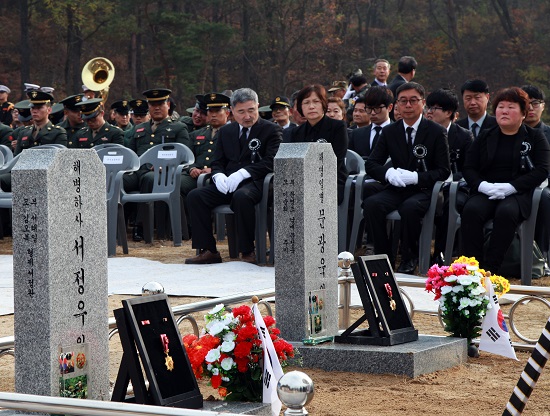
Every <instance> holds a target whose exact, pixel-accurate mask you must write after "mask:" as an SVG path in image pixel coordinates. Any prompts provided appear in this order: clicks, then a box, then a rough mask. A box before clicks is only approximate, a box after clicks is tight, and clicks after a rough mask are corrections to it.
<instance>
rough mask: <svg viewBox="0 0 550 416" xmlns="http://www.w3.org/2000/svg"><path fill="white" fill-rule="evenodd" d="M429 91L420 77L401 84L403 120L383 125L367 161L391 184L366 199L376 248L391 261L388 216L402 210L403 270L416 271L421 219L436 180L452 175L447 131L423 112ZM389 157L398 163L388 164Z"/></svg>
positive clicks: (371, 172)
mask: <svg viewBox="0 0 550 416" xmlns="http://www.w3.org/2000/svg"><path fill="white" fill-rule="evenodd" d="M424 96H425V91H424V87H422V85H420V84H417V83H416V82H408V83H405V84H403V85H401V86H400V87H399V88H398V89H397V102H398V103H399V109H400V111H401V113H402V115H403V119H402V120H399V121H398V122H396V123H393V124H390V125H388V126H386V127H384V128H383V129H382V134H381V136H380V138H379V140H378V143H377V144H376V147H375V148H374V149H373V152H372V153H371V155H370V156H369V158H368V160H367V165H366V167H367V173H368V174H369V175H370V176H371V177H372V178H373V179H375V180H377V181H379V182H381V183H384V184H386V187H385V189H384V190H382V191H380V192H378V193H376V194H375V195H372V196H370V197H368V198H366V199H365V200H364V201H363V212H364V216H365V223H366V225H367V230H368V232H370V233H371V235H372V237H373V241H374V251H375V253H376V254H388V256H389V257H390V261H392V262H393V261H394V259H393V253H392V250H391V244H390V241H389V238H388V234H387V231H386V216H387V214H389V213H390V212H392V211H394V210H396V209H397V210H398V211H399V214H400V215H401V264H400V265H399V269H398V270H397V271H398V272H399V273H413V272H414V270H415V268H416V266H417V264H418V238H419V236H420V231H421V229H422V224H421V222H422V218H423V217H424V215H425V213H426V211H427V210H428V208H429V204H430V196H431V192H432V188H433V185H434V184H435V182H436V181H440V180H445V179H447V178H448V176H449V174H450V172H451V168H450V163H449V145H448V143H447V132H446V130H445V129H444V128H443V127H442V126H440V125H439V124H437V123H434V122H433V121H430V120H427V119H426V118H424V117H423V116H422V112H423V108H424V101H425V100H424ZM415 155H416V156H415ZM388 157H389V158H390V159H391V162H392V166H393V167H388V166H387V165H386V161H387V159H388Z"/></svg>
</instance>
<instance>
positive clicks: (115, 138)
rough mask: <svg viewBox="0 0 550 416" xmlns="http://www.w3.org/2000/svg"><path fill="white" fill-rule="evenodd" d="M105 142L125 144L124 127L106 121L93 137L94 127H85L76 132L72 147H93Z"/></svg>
mask: <svg viewBox="0 0 550 416" xmlns="http://www.w3.org/2000/svg"><path fill="white" fill-rule="evenodd" d="M105 143H116V144H120V145H123V144H124V133H123V132H122V129H121V128H120V127H117V126H113V125H111V124H109V123H105V124H103V126H101V127H100V128H99V130H98V132H97V134H96V135H95V137H93V132H92V129H91V128H89V127H84V128H83V129H80V130H79V131H78V132H77V133H76V135H75V138H74V143H73V146H72V147H76V148H79V149H91V148H93V147H94V146H98V145H100V144H105Z"/></svg>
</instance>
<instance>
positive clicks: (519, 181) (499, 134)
mask: <svg viewBox="0 0 550 416" xmlns="http://www.w3.org/2000/svg"><path fill="white" fill-rule="evenodd" d="M528 109H529V97H528V95H527V94H526V93H525V92H524V91H523V90H521V89H520V88H517V87H511V88H506V89H503V90H501V91H499V92H497V94H496V97H495V99H494V101H493V112H494V113H495V116H496V119H497V123H498V126H496V127H493V128H491V129H488V130H485V131H483V132H482V133H480V134H479V136H478V138H477V139H476V140H474V142H473V144H472V145H471V146H470V149H469V150H468V153H467V154H466V160H465V162H464V167H463V171H462V172H463V174H464V178H465V179H466V181H467V182H468V185H470V188H471V190H472V191H471V194H470V197H469V198H468V200H467V201H466V204H465V205H464V210H463V212H462V215H461V219H462V225H461V233H462V241H463V245H464V254H465V255H466V256H469V257H476V259H477V260H478V261H479V262H480V265H481V267H482V268H484V269H486V270H490V271H491V272H492V273H498V271H499V268H500V266H501V265H502V262H503V261H504V256H505V255H506V251H507V250H508V247H509V246H510V244H511V243H512V240H513V238H514V234H515V232H516V228H517V226H518V225H519V224H520V223H521V222H522V221H523V220H525V219H527V218H528V217H529V215H530V212H531V205H532V204H531V200H532V197H533V191H534V190H535V188H536V187H538V186H539V185H540V184H541V183H542V182H543V181H544V180H545V179H546V178H547V177H548V171H549V169H550V146H549V144H548V141H547V140H546V138H545V137H544V134H543V133H542V131H540V130H538V129H532V128H530V127H529V126H526V125H525V124H524V123H523V120H524V119H525V116H526V114H527V111H528ZM490 219H493V232H492V234H491V238H490V240H489V245H488V248H487V253H486V255H485V256H483V243H484V239H483V228H484V227H483V226H484V224H485V223H486V222H487V221H488V220H490Z"/></svg>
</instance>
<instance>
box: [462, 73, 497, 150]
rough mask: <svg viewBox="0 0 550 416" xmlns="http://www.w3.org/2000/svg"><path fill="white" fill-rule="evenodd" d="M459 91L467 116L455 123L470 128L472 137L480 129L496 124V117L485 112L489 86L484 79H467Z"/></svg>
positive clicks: (475, 136) (477, 133) (475, 135)
mask: <svg viewBox="0 0 550 416" xmlns="http://www.w3.org/2000/svg"><path fill="white" fill-rule="evenodd" d="M460 93H461V94H462V103H463V104H464V108H465V109H466V113H468V117H464V118H463V119H460V120H458V121H457V122H456V124H458V125H459V126H460V127H463V128H465V129H468V130H470V131H471V132H472V133H473V135H474V139H476V138H477V136H478V135H479V132H480V131H482V130H486V129H490V128H491V127H495V126H496V125H497V119H496V118H495V117H494V116H490V115H489V114H487V105H488V104H489V86H488V85H487V83H486V82H485V81H483V80H480V79H473V80H468V81H466V82H465V83H464V84H463V85H462V87H461V88H460Z"/></svg>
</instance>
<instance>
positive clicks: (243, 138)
mask: <svg viewBox="0 0 550 416" xmlns="http://www.w3.org/2000/svg"><path fill="white" fill-rule="evenodd" d="M247 131H248V127H243V128H242V130H241V135H240V136H239V142H240V143H241V149H242V148H243V147H244V146H246V132H247Z"/></svg>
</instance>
